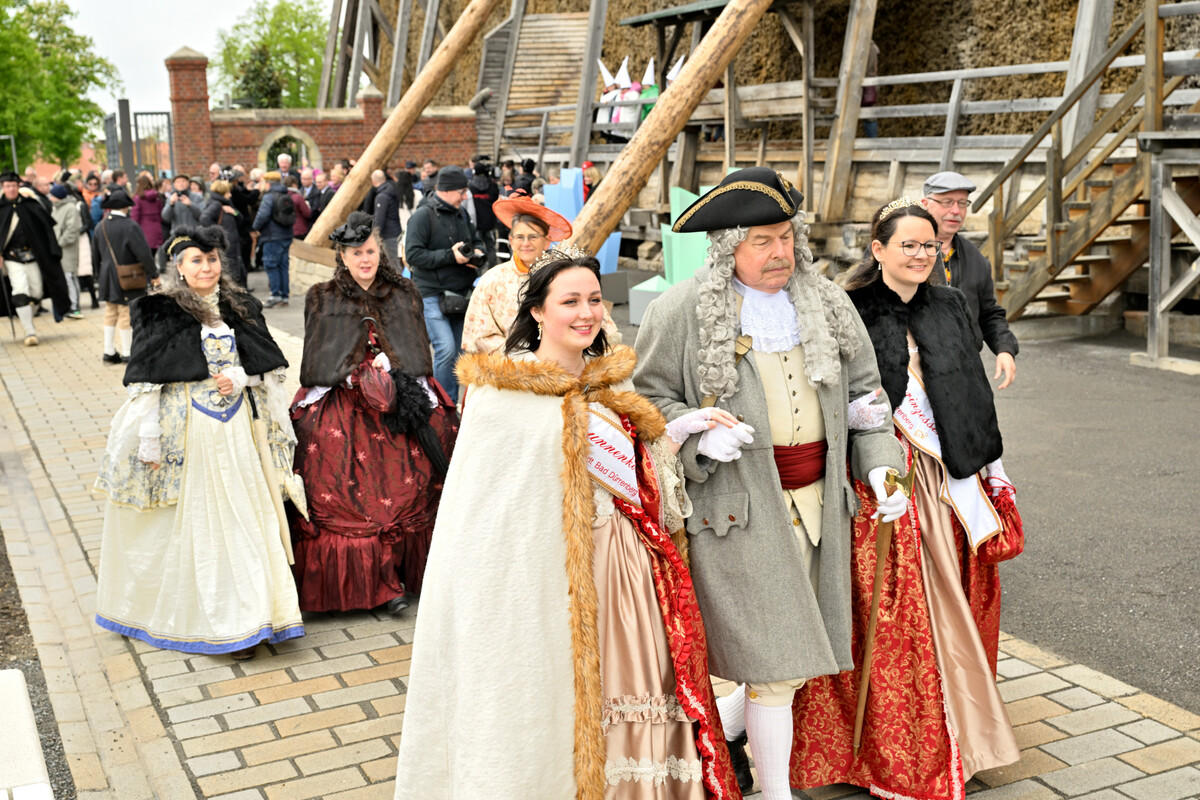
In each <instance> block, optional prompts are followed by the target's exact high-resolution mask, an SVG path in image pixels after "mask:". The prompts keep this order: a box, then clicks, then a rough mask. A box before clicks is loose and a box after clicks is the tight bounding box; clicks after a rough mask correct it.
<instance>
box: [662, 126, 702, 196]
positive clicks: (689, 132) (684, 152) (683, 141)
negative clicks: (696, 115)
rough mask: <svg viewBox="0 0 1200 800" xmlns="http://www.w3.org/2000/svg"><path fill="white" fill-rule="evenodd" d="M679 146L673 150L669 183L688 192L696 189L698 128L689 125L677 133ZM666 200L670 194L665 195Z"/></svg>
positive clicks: (697, 183)
mask: <svg viewBox="0 0 1200 800" xmlns="http://www.w3.org/2000/svg"><path fill="white" fill-rule="evenodd" d="M677 141H678V142H679V146H678V148H677V149H676V151H675V168H674V169H672V170H671V184H672V185H673V186H682V187H683V188H684V189H687V190H688V191H689V192H695V191H697V190H698V189H699V188H700V186H699V181H698V180H697V177H696V154H697V153H698V152H699V150H700V128H698V127H696V126H694V125H693V126H689V127H686V128H684V129H683V131H682V132H681V133H680V134H679V137H678V140H677ZM667 200H668V202H669V201H670V195H669V194H668V196H667Z"/></svg>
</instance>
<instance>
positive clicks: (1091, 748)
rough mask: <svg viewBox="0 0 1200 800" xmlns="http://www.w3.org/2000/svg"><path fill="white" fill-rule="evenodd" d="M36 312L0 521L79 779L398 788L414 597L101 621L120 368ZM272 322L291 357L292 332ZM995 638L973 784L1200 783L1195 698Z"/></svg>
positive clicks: (183, 789) (192, 786) (7, 447)
mask: <svg viewBox="0 0 1200 800" xmlns="http://www.w3.org/2000/svg"><path fill="white" fill-rule="evenodd" d="M38 322H39V338H41V341H42V344H41V346H39V347H36V348H26V347H23V346H22V345H21V344H20V343H18V342H14V341H12V340H11V339H8V338H4V339H3V340H2V341H3V344H2V345H0V382H2V384H3V392H2V393H0V457H2V461H0V463H5V464H11V465H19V469H6V470H4V474H3V482H0V529H2V531H3V535H4V539H5V544H6V546H7V548H8V553H9V557H10V559H11V562H12V567H13V572H14V576H15V578H16V581H17V584H18V588H19V590H20V594H21V598H22V602H23V604H24V606H25V609H26V612H27V614H28V617H29V625H30V629H31V631H32V634H33V637H34V640H35V642H36V645H37V649H38V655H39V658H40V661H41V665H42V669H43V671H44V672H45V676H46V683H47V686H48V689H49V693H50V697H51V701H52V703H53V706H54V712H55V716H56V717H57V722H58V727H59V730H60V732H61V735H62V741H63V747H64V750H65V752H66V753H67V756H68V759H69V761H70V766H71V771H72V774H73V777H74V780H75V784H76V786H77V788H78V791H79V797H80V798H83V799H84V800H110V799H111V800H140V799H141V798H151V797H155V798H171V799H172V800H176V799H177V798H185V797H191V796H193V795H194V796H197V797H205V798H223V799H224V800H252V799H257V800H262V799H263V798H265V799H266V800H276V799H277V798H288V800H303V799H304V798H316V797H321V798H331V800H332V799H334V798H336V799H337V800H352V799H353V800H358V799H359V798H390V797H391V796H392V792H393V780H394V773H395V756H396V747H397V744H398V742H399V739H400V733H401V727H402V724H403V718H404V700H405V691H406V681H407V675H408V665H409V655H410V652H411V647H412V632H413V626H414V621H415V609H413V608H410V609H409V610H407V611H405V612H404V615H403V616H401V617H399V618H392V617H389V616H386V615H376V614H373V613H354V614H337V615H334V614H317V615H309V616H308V617H307V618H306V620H305V623H306V627H307V631H308V635H307V636H305V637H304V638H302V639H299V640H294V641H290V642H286V643H284V644H281V645H275V646H272V647H265V646H264V647H260V648H259V656H258V658H256V659H254V660H253V661H249V662H234V661H232V660H231V659H229V658H228V657H212V656H192V655H187V654H184V653H176V652H172V651H166V650H155V649H153V648H151V647H149V646H146V645H143V644H141V643H140V642H131V641H129V640H126V639H124V638H122V637H120V636H118V635H116V634H113V633H110V632H107V631H104V630H101V629H100V628H98V627H97V626H96V625H95V624H94V623H93V621H92V617H93V614H94V609H95V592H96V581H95V574H96V564H97V559H98V555H99V547H100V532H101V526H102V521H103V504H102V502H101V500H100V499H99V498H98V497H96V496H95V495H93V494H92V492H91V486H92V483H93V481H94V480H95V476H96V470H97V467H98V465H99V462H100V455H101V453H102V451H103V448H104V444H105V436H106V434H107V431H108V425H109V422H110V420H111V417H112V414H113V412H114V411H115V410H116V408H117V407H118V406H119V405H120V403H121V402H122V400H123V398H124V391H123V389H122V387H121V383H120V378H121V368H120V367H112V366H107V365H104V364H102V363H101V361H100V343H101V341H102V336H101V329H100V314H99V312H96V311H88V312H85V319H84V320H83V321H66V322H63V323H61V324H59V325H54V324H53V323H52V322H49V321H48V320H47V318H46V317H40V318H38ZM277 339H278V340H279V341H280V344H281V345H282V347H283V349H284V352H285V353H287V354H288V357H289V360H290V361H291V362H292V364H293V368H294V369H293V372H294V373H295V372H297V371H298V365H299V362H300V346H301V342H300V340H299V339H298V338H297V337H296V336H294V335H291V334H287V333H284V332H282V331H278V332H277ZM294 380H295V379H294V378H293V383H294ZM1001 649H1002V650H1003V654H1004V660H1002V661H1001V662H1000V673H1001V676H1002V677H1001V680H1002V683H1001V687H1000V691H1001V694H1002V695H1003V697H1004V699H1005V700H1006V701H1007V703H1008V709H1009V714H1010V716H1011V718H1012V721H1013V724H1014V725H1015V726H1017V727H1016V731H1017V740H1018V742H1019V743H1020V744H1021V747H1022V748H1023V757H1022V759H1021V761H1020V762H1019V763H1018V764H1016V765H1013V766H1011V767H1006V768H1004V769H1000V770H994V771H992V772H989V773H984V774H982V775H979V776H977V777H976V778H975V780H973V781H972V783H971V789H972V791H973V795H972V796H973V798H977V799H978V800H1042V798H1059V797H1083V798H1087V800H1127V799H1128V798H1132V800H1185V799H1186V798H1200V716H1197V715H1195V714H1192V713H1190V712H1187V711H1185V710H1183V709H1180V708H1178V707H1176V706H1173V705H1171V704H1169V703H1166V702H1164V701H1162V700H1159V699H1157V698H1155V697H1152V696H1150V695H1147V694H1145V693H1143V692H1141V691H1139V690H1138V689H1137V688H1135V687H1133V686H1130V685H1127V684H1125V683H1122V682H1120V681H1117V680H1115V679H1112V678H1109V677H1107V676H1105V675H1103V674H1100V673H1099V672H1095V671H1093V670H1091V669H1089V668H1087V667H1086V666H1082V665H1078V664H1069V663H1066V662H1064V661H1063V660H1061V659H1059V658H1057V657H1056V656H1054V655H1052V654H1050V653H1047V652H1044V651H1042V650H1039V649H1038V648H1036V647H1034V646H1032V645H1030V644H1027V643H1025V642H1023V641H1020V640H1017V639H1014V638H1010V637H1004V641H1002V643H1001ZM731 688H732V687H731V686H730V685H729V684H727V683H719V684H718V692H719V693H722V694H724V693H726V692H728V691H729V690H730V689H731ZM3 794H4V793H3V792H0V800H7V798H5V797H3V796H2V795H3ZM808 797H809V798H812V800H833V799H834V798H838V799H839V800H840V799H841V798H851V797H865V795H864V794H862V793H861V792H860V791H858V790H855V789H852V788H847V787H826V788H824V789H820V790H814V791H811V792H809V793H808Z"/></svg>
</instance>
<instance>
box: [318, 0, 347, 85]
mask: <svg viewBox="0 0 1200 800" xmlns="http://www.w3.org/2000/svg"><path fill="white" fill-rule="evenodd" d="M341 22H342V0H333V11H332V12H330V14H329V35H328V36H327V37H326V38H325V60H324V61H322V62H321V87H320V88H319V89H318V90H317V108H328V107H329V85H330V83H331V82H332V80H333V61H334V56H335V55H337V39H338V28H340V27H341Z"/></svg>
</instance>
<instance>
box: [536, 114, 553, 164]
mask: <svg viewBox="0 0 1200 800" xmlns="http://www.w3.org/2000/svg"><path fill="white" fill-rule="evenodd" d="M549 128H550V112H549V111H543V112H542V128H541V130H540V131H538V154H537V171H538V174H539V175H543V174H545V172H546V165H545V163H544V162H545V160H546V136H547V134H548V133H549Z"/></svg>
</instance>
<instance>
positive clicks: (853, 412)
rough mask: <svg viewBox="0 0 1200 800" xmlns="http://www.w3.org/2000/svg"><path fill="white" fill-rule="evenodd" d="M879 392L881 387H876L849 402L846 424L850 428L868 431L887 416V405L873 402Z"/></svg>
mask: <svg viewBox="0 0 1200 800" xmlns="http://www.w3.org/2000/svg"><path fill="white" fill-rule="evenodd" d="M881 394H883V389H882V388H880V389H876V390H875V391H873V392H871V393H870V394H864V395H863V396H862V397H860V398H858V399H857V400H855V401H853V402H852V403H850V408H849V409H848V410H847V412H846V424H847V425H848V426H849V428H850V430H852V431H869V430H871V429H872V428H878V427H879V426H880V425H882V424H883V421H884V420H886V419H887V418H888V407H887V406H886V405H881V404H879V403H876V402H875V398H877V397H879V395H881Z"/></svg>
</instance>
